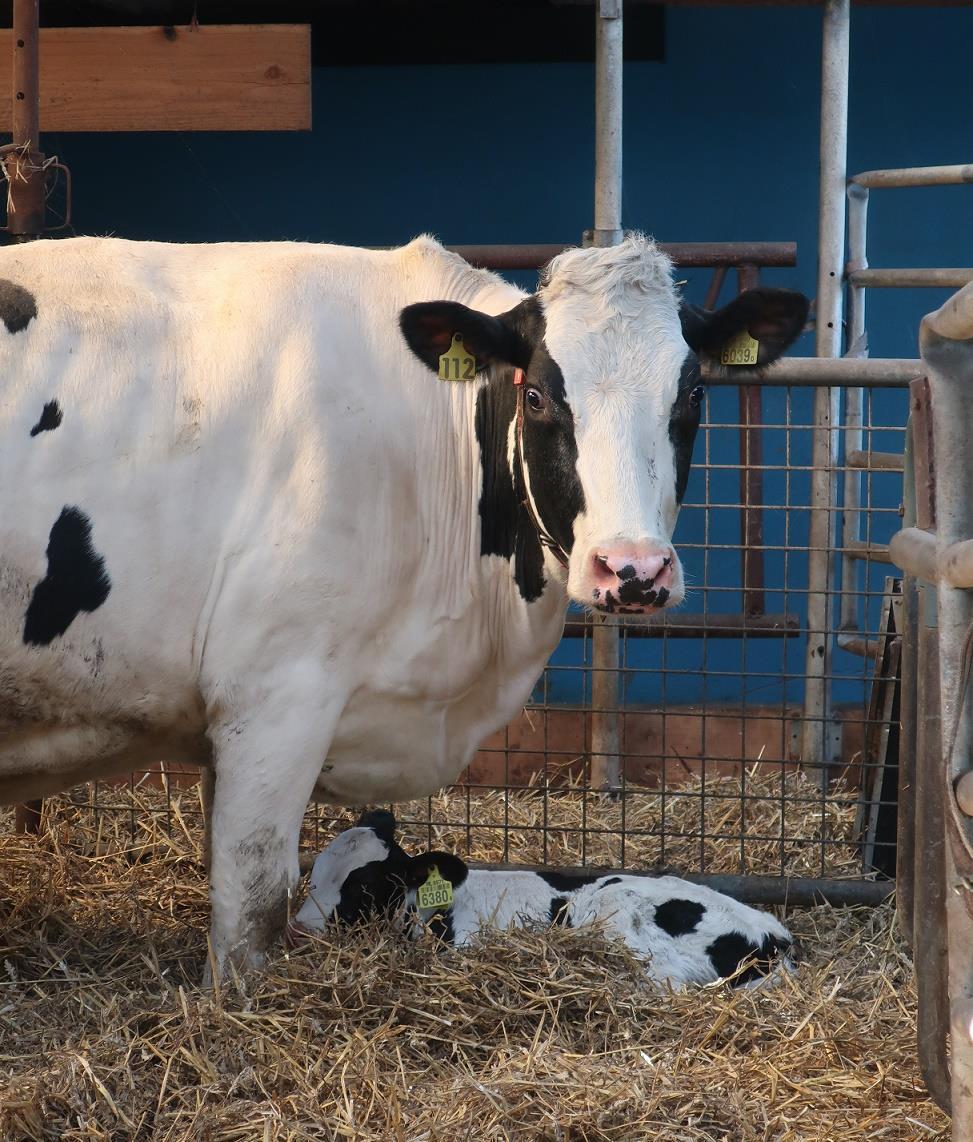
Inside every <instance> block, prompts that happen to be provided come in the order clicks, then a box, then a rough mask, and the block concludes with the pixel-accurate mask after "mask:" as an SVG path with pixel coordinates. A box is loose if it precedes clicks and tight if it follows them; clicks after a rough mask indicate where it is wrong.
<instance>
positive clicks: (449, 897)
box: [416, 865, 453, 908]
mask: <svg viewBox="0 0 973 1142" xmlns="http://www.w3.org/2000/svg"><path fill="white" fill-rule="evenodd" d="M452 903H453V886H452V885H451V884H450V883H449V881H448V880H446V879H445V878H444V877H442V876H440V875H439V867H438V866H437V865H433V866H432V867H431V868H430V869H429V875H428V876H427V877H426V879H425V882H424V883H423V884H420V885H419V887H418V888H417V889H416V904H418V906H419V907H420V908H447V907H448V906H449V905H450V904H452Z"/></svg>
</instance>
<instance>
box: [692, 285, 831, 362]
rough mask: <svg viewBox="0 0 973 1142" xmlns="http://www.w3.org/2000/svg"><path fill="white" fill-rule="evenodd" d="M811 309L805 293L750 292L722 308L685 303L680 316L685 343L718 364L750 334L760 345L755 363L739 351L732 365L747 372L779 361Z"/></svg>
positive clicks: (754, 290) (772, 290) (783, 290)
mask: <svg viewBox="0 0 973 1142" xmlns="http://www.w3.org/2000/svg"><path fill="white" fill-rule="evenodd" d="M808 307H809V302H808V299H807V298H806V297H805V296H804V294H802V293H796V292H795V291H794V290H790V289H751V290H747V292H746V293H742V294H740V296H739V297H735V298H734V299H733V301H731V302H730V303H729V304H728V305H724V306H723V308H722V309H716V310H711V309H701V308H700V307H699V306H698V305H690V304H689V303H688V302H685V301H684V302H683V303H682V305H681V306H680V307H679V316H680V318H681V319H682V335H683V338H684V339H685V341H686V344H687V345H688V346H689V347H690V349H693V350H695V352H696V353H698V354H699V356H700V357H708V358H709V359H710V360H711V361H713V362H714V363H715V364H719V363H720V360H721V358H722V357H723V353H724V350H726V349H728V348H730V347H731V346H733V344H734V342H735V341H737V338H739V337H740V336H741V335H745V334H749V336H750V337H751V338H752V339H753V340H754V341H756V342H757V349H756V361H755V362H753V363H752V364H751V363H750V362H747V361H746V355H745V354H746V350H745V349H744V350H743V351H742V352H741V351H740V350H738V351H737V353H736V354H735V355H736V357H737V360H736V361H734V362H733V364H734V365H735V366H738V367H739V368H740V371H741V372H744V371H745V370H747V369H748V368H749V369H755V368H756V369H762V368H763V367H764V366H765V365H770V364H771V363H772V362H774V361H776V360H777V358H778V357H779V356H780V355H781V354H782V353H783V352H784V350H785V349H786V348H787V347H788V346H789V345H791V344H792V343H793V342H794V341H795V340H796V339H797V337H798V335H799V334H800V332H801V330H802V329H803V328H804V323H805V322H806V321H807V312H808ZM751 348H752V347H751ZM741 356H742V357H743V361H740V357H741Z"/></svg>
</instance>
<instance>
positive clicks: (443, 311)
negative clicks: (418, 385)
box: [399, 301, 530, 374]
mask: <svg viewBox="0 0 973 1142" xmlns="http://www.w3.org/2000/svg"><path fill="white" fill-rule="evenodd" d="M520 309H521V306H517V307H516V308H515V309H512V310H510V311H509V312H508V313H502V314H501V315H500V316H499V317H490V316H489V315H488V314H486V313H480V312H479V311H478V310H476V309H469V308H468V307H467V306H465V305H460V304H459V302H457V301H423V302H419V303H418V304H416V305H407V306H406V307H405V309H403V310H402V312H401V313H400V314H399V328H400V329H401V330H402V336H403V337H404V338H405V340H406V343H407V344H408V346H409V348H410V349H411V350H412V352H413V353H415V355H416V356H417V357H418V358H419V360H420V361H422V362H423V364H425V365H428V366H429V368H430V369H432V371H433V372H434V373H437V374H438V372H439V358H440V357H441V356H442V355H443V354H444V353H445V352H446V350H447V349H448V348H449V347H450V346H451V345H452V343H453V337H454V336H455V335H456V334H457V333H458V334H460V336H461V337H462V338H463V345H464V346H465V347H466V349H467V350H468V351H469V352H470V353H471V354H472V355H473V356H474V357H475V358H476V371H477V372H480V371H481V370H482V369H485V368H487V366H489V365H494V364H503V365H514V366H515V367H517V368H521V369H526V368H527V365H528V362H529V361H530V346H529V345H528V343H527V341H526V338H525V335H524V323H523V322H522V321H521V320H519V312H518V311H519V310H520Z"/></svg>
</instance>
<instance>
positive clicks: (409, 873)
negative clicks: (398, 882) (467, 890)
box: [405, 849, 470, 888]
mask: <svg viewBox="0 0 973 1142" xmlns="http://www.w3.org/2000/svg"><path fill="white" fill-rule="evenodd" d="M433 865H435V867H436V869H437V871H438V872H439V875H440V876H441V877H442V878H443V880H448V881H449V883H450V884H451V885H452V886H453V887H454V888H456V887H457V886H458V885H460V884H462V883H463V881H464V880H466V877H467V876H468V874H469V871H470V870H469V869H468V868H467V867H466V862H465V861H463V860H461V859H460V858H459V857H458V856H454V855H453V854H452V853H443V852H438V851H436V850H435V849H434V850H433V851H432V852H428V853H420V854H419V856H414V857H412V859H411V860H410V861H409V867H408V869H407V870H406V874H405V883H406V887H407V888H418V887H419V885H420V884H425V883H426V881H427V880H428V879H429V873H430V872H431V871H432V868H433Z"/></svg>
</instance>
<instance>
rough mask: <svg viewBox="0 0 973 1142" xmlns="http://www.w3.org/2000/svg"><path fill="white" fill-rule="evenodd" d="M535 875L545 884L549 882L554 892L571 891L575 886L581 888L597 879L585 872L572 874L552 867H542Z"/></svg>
mask: <svg viewBox="0 0 973 1142" xmlns="http://www.w3.org/2000/svg"><path fill="white" fill-rule="evenodd" d="M537 875H538V876H539V877H540V878H541V880H543V881H544V883H545V884H549V885H550V886H551V888H553V889H554V891H555V892H573V891H574V889H575V888H581V887H582V886H583V885H585V884H594V882H595V881H596V880H597V879H598V877H597V876H588V875H586V874H585V873H579V874H578V875H577V876H572V875H571V874H570V873H564V872H557V871H556V870H554V869H544V871H543V872H539V873H538V874H537Z"/></svg>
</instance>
